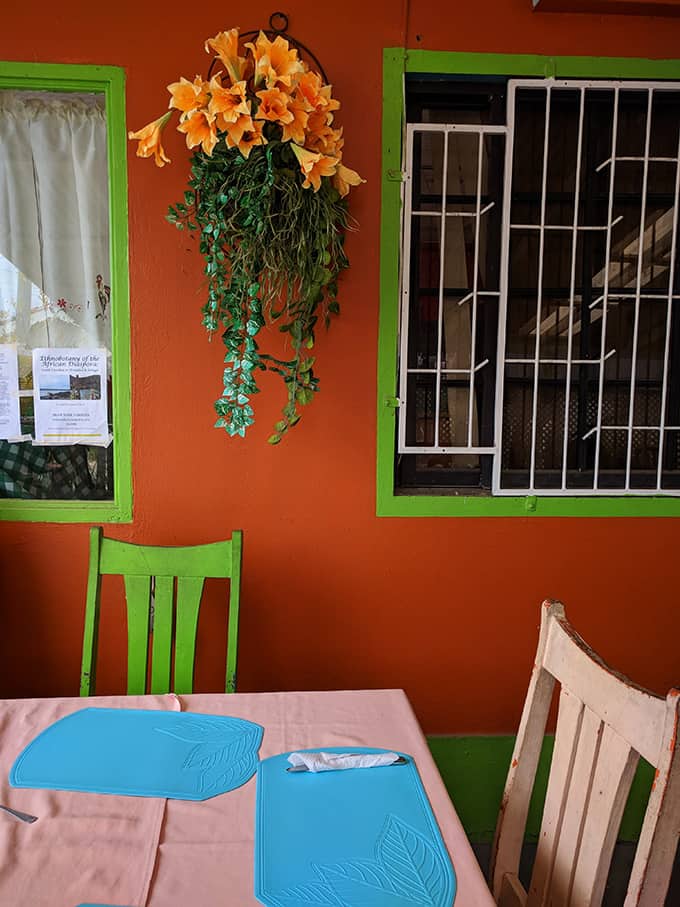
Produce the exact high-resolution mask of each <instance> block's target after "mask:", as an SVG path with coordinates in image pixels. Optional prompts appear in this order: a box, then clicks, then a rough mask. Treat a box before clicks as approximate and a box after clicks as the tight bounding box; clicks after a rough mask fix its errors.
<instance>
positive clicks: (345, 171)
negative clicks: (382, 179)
mask: <svg viewBox="0 0 680 907" xmlns="http://www.w3.org/2000/svg"><path fill="white" fill-rule="evenodd" d="M365 182H366V180H362V178H361V177H360V176H359V174H358V173H357V172H356V170H350V169H349V167H345V165H344V164H338V169H337V170H336V171H335V173H334V174H333V185H334V187H335V188H336V189H337V190H338V192H339V193H340V195H341V196H342V197H343V198H344V197H345V196H346V195H347V193H348V192H349V187H350V186H358V185H359V184H360V183H365Z"/></svg>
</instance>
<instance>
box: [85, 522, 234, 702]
mask: <svg viewBox="0 0 680 907" xmlns="http://www.w3.org/2000/svg"><path fill="white" fill-rule="evenodd" d="M242 552H243V533H242V532H241V531H240V530H235V531H234V532H233V533H232V536H231V539H230V540H227V541H222V542H211V543H209V544H205V545H191V546H182V547H179V546H178V547H172V548H166V547H158V546H153V545H135V544H132V543H130V542H120V541H118V540H117V539H109V538H105V537H104V536H103V534H102V529H101V527H99V526H94V527H92V529H91V530H90V558H89V569H88V583H87V598H86V607H85V621H84V628H83V659H82V667H81V679H80V694H81V696H90V695H94V694H95V680H96V660H97V649H98V636H99V633H98V630H99V613H100V600H101V582H102V576H108V575H122V576H123V578H124V582H125V595H126V602H127V618H128V688H127V691H128V693H129V694H142V693H145V692H147V675H148V667H149V632H150V627H149V617H150V593H151V578H152V577H155V592H154V614H153V621H152V623H153V630H152V633H153V635H152V661H151V679H150V685H149V686H150V691H151V692H153V693H167V692H170V690H171V689H172V690H174V691H175V692H180V693H189V692H192V691H193V675H194V666H195V659H196V631H197V627H198V614H199V609H200V602H201V596H202V592H203V586H204V580H205V578H206V577H214V578H218V579H219V578H223V579H228V580H229V619H228V627H227V667H226V678H225V690H226V691H227V692H233V691H234V690H235V689H236V666H237V657H238V622H239V602H240V590H241V559H242ZM175 579H176V580H177V595H176V601H175V602H173V591H174V590H173V587H174V582H175ZM173 642H174V656H175V657H174V682H173V678H172V674H173V671H172V654H173Z"/></svg>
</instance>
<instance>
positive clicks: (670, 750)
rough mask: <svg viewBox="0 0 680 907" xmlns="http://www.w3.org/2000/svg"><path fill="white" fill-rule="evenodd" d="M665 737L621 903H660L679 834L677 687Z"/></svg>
mask: <svg viewBox="0 0 680 907" xmlns="http://www.w3.org/2000/svg"><path fill="white" fill-rule="evenodd" d="M664 725H665V727H664V738H665V739H666V740H669V741H671V743H670V745H668V746H666V747H664V748H663V750H662V751H661V752H660V753H659V760H658V768H657V772H656V777H655V778H654V784H653V786H652V792H651V794H650V795H649V806H648V808H647V812H646V814H645V820H644V822H643V823H642V830H641V831H640V840H639V842H638V846H637V850H636V851H635V860H634V862H633V868H632V870H631V874H630V883H629V885H628V894H627V896H626V900H625V902H624V907H656V905H657V904H661V903H663V900H664V898H665V897H666V891H667V889H668V885H669V882H670V878H671V873H672V871H673V863H674V861H675V856H676V852H677V849H678V839H679V838H680V691H678V690H671V691H670V693H669V694H668V696H667V697H666V719H665V722H664Z"/></svg>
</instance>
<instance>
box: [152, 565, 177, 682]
mask: <svg viewBox="0 0 680 907" xmlns="http://www.w3.org/2000/svg"><path fill="white" fill-rule="evenodd" d="M174 584H175V579H174V577H173V576H157V577H156V585H155V589H154V606H153V644H152V648H151V692H152V693H166V692H167V691H168V690H169V689H170V663H171V657H172V612H173V607H172V598H173V591H174Z"/></svg>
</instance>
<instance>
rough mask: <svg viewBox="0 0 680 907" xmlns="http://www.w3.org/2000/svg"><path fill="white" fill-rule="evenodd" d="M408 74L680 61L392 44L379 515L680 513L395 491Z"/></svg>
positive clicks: (387, 78)
mask: <svg viewBox="0 0 680 907" xmlns="http://www.w3.org/2000/svg"><path fill="white" fill-rule="evenodd" d="M407 73H421V74H423V73H427V74H433V75H452V74H455V75H463V76H470V77H483V76H487V77H488V76H508V77H532V76H533V77H539V78H550V77H555V78H581V79H589V78H590V79H616V80H618V79H638V80H649V81H660V80H673V81H677V80H680V60H645V59H639V58H623V57H549V56H538V55H530V54H484V53H458V52H445V51H426V50H404V49H403V48H387V49H385V51H384V55H383V121H382V130H383V134H382V187H381V188H382V208H381V235H380V321H379V342H378V375H377V378H378V380H377V385H378V400H377V474H376V512H377V515H378V516H397V517H403V516H431V517H433V516H581V517H582V516H593V517H613V516H617V517H629V516H652V517H661V516H680V498H678V497H671V496H663V495H650V496H649V497H646V496H644V497H643V496H620V497H606V496H602V497H594V496H588V497H566V496H562V497H557V496H552V497H551V496H545V497H544V496H534V495H517V496H512V497H511V496H499V497H493V496H491V495H488V496H486V495H484V496H483V495H479V494H476V495H472V494H470V495H467V494H465V493H464V491H462V492H461V493H453V494H441V493H440V494H425V493H418V494H409V493H408V492H395V489H394V449H395V424H396V412H397V409H396V407H397V405H398V403H397V398H396V393H397V381H398V374H397V372H398V344H399V307H400V255H401V204H402V202H401V195H402V192H401V186H402V166H403V165H402V148H403V129H404V77H405V74H407Z"/></svg>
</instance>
